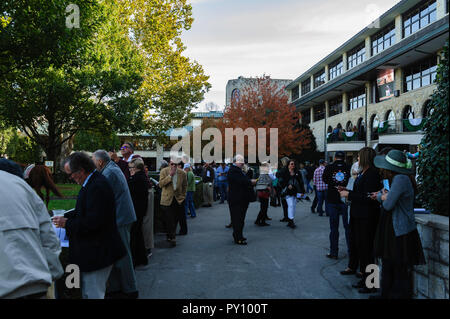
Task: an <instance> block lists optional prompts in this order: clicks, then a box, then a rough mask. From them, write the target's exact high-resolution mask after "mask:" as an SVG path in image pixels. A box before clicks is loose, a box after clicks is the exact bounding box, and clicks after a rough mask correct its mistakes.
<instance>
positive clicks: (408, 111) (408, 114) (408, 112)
mask: <svg viewBox="0 0 450 319" xmlns="http://www.w3.org/2000/svg"><path fill="white" fill-rule="evenodd" d="M413 118H414V111H413V109H412V107H411V105H407V106H406V107H405V108H404V109H403V119H408V120H410V119H413Z"/></svg>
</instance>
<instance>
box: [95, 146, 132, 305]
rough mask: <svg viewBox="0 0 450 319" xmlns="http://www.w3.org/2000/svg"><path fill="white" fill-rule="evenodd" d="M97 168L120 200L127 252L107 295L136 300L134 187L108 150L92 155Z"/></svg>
mask: <svg viewBox="0 0 450 319" xmlns="http://www.w3.org/2000/svg"><path fill="white" fill-rule="evenodd" d="M92 159H93V161H94V163H95V166H96V167H97V170H98V171H99V172H100V173H102V174H103V175H104V176H105V177H106V179H107V180H108V182H109V183H110V185H111V187H112V189H113V192H114V198H115V201H116V223H117V228H118V230H119V234H120V237H121V238H122V241H123V243H124V245H125V248H126V250H127V254H126V255H125V256H124V257H123V258H122V259H120V260H119V261H117V262H116V263H115V264H114V266H113V269H112V271H111V275H110V277H109V280H108V289H107V291H108V292H107V296H108V297H109V296H110V297H118V298H130V299H135V298H137V297H138V291H137V284H136V274H135V272H134V267H133V259H132V256H131V249H130V231H131V226H132V225H133V223H134V222H135V221H136V213H135V211H134V206H133V201H132V199H131V194H130V190H129V189H128V184H127V181H126V179H125V176H124V174H123V173H122V170H121V169H120V168H119V166H117V164H116V163H114V161H112V160H111V158H110V157H109V154H108V152H106V151H105V150H97V151H95V152H94V154H93V155H92Z"/></svg>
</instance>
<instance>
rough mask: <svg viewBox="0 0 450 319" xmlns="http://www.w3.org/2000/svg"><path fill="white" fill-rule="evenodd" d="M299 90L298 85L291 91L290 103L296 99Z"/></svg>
mask: <svg viewBox="0 0 450 319" xmlns="http://www.w3.org/2000/svg"><path fill="white" fill-rule="evenodd" d="M298 93H299V89H298V85H297V86H296V87H295V88H293V89H292V101H295V100H296V99H298V97H299V95H298Z"/></svg>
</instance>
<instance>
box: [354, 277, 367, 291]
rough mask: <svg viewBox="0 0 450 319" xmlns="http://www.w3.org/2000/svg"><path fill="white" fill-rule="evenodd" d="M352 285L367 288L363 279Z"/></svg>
mask: <svg viewBox="0 0 450 319" xmlns="http://www.w3.org/2000/svg"><path fill="white" fill-rule="evenodd" d="M352 287H353V288H358V289H361V288H367V287H366V284H365V283H364V280H362V279H361V280H360V281H358V282H357V283H356V284H353V285H352Z"/></svg>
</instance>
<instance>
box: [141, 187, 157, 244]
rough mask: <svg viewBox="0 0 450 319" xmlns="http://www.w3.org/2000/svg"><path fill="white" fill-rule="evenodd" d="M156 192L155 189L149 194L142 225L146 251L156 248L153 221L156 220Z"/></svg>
mask: <svg viewBox="0 0 450 319" xmlns="http://www.w3.org/2000/svg"><path fill="white" fill-rule="evenodd" d="M154 195H155V193H154V190H153V188H152V189H150V190H149V192H148V206H147V212H146V214H145V216H144V222H143V224H142V233H143V234H144V242H145V248H146V249H152V248H155V244H154V240H153V238H154V233H153V220H154V206H153V204H154Z"/></svg>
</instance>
